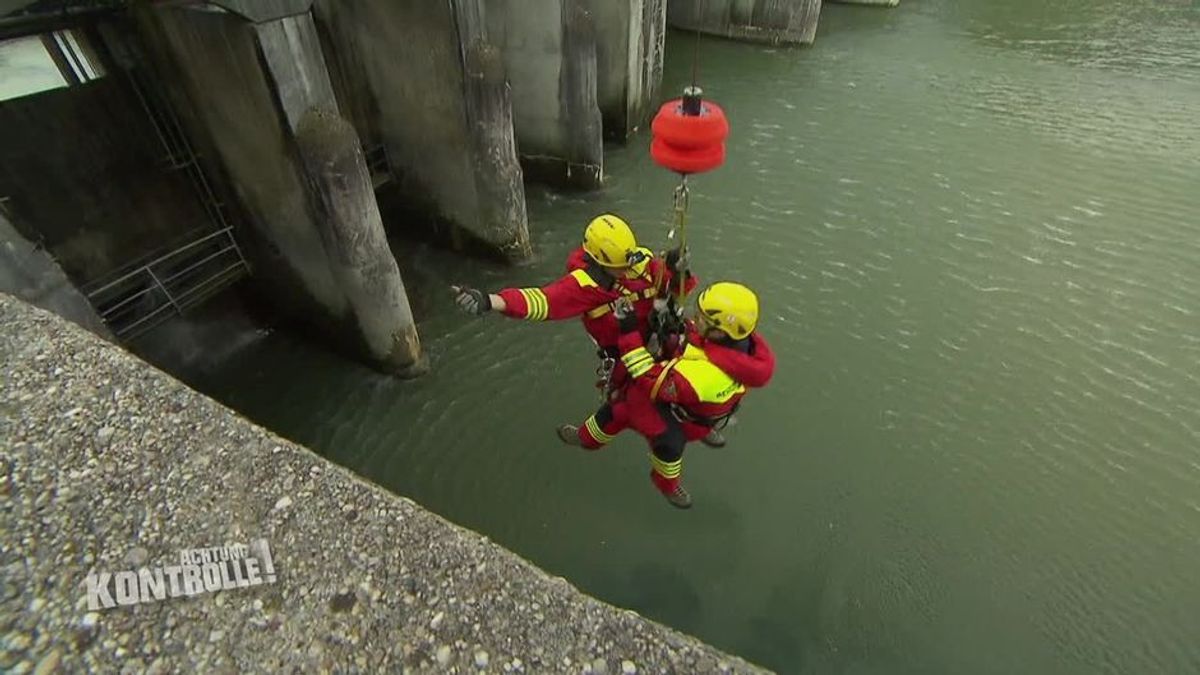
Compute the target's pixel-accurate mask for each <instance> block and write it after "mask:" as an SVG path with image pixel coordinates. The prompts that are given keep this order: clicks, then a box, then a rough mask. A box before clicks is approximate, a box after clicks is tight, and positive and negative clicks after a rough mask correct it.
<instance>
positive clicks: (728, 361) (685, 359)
mask: <svg viewBox="0 0 1200 675" xmlns="http://www.w3.org/2000/svg"><path fill="white" fill-rule="evenodd" d="M620 348H621V360H622V362H623V363H624V364H625V366H626V367H627V368H628V369H629V374H630V375H631V376H632V377H633V381H632V382H631V383H630V384H629V386H628V387H627V388H626V390H625V395H624V397H623V398H621V399H619V400H617V401H615V402H613V403H608V404H605V405H603V406H601V407H600V409H599V410H598V411H596V413H595V414H594V415H592V416H591V417H589V418H588V419H587V420H586V421H585V422H584V423H583V425H581V426H580V428H579V440H580V442H581V443H582V444H583V446H584V447H585V448H589V449H597V448H600V447H602V446H603V445H605V444H607V443H609V442H610V441H612V440H613V438H614V437H615V436H616V435H617V434H618V433H620V432H621V431H622V430H624V429H626V428H629V427H632V428H633V429H634V430H635V431H637V432H638V433H640V434H641V435H642V436H644V437H645V438H646V440H647V441H649V443H650V448H651V458H650V460H651V471H650V478H651V480H652V481H653V482H654V485H655V486H656V487H657V488H658V489H659V490H661V491H662V492H664V493H667V494H669V493H670V492H672V491H673V490H674V489H675V487H676V486H677V485H678V484H679V480H680V476H681V475H682V471H683V448H684V446H685V445H686V444H687V443H688V442H689V441H695V440H699V439H701V438H703V437H704V436H706V435H707V434H708V433H709V432H710V431H712V430H713V429H714V428H718V429H719V428H721V427H722V426H724V424H725V422H726V421H727V420H728V418H729V416H730V415H732V414H733V412H734V410H736V409H737V407H738V405H739V404H740V402H741V399H742V397H743V396H745V393H746V391H747V389H748V388H757V387H762V386H765V385H766V384H767V382H769V381H770V379H771V376H772V375H773V374H774V372H775V354H774V352H772V351H771V347H770V345H768V344H767V341H766V340H765V339H763V338H762V336H760V335H758V334H757V333H752V334H751V335H750V336H749V337H748V338H746V339H745V340H742V341H741V342H739V343H737V344H735V345H732V346H727V345H724V344H720V343H717V342H713V341H710V340H707V339H705V338H704V337H702V336H701V335H700V334H699V333H697V332H696V331H695V329H694V328H691V327H690V328H689V333H688V341H687V344H686V346H685V348H684V350H683V351H682V352H681V353H680V354H679V355H678V356H677V357H676V358H673V359H670V360H667V361H656V360H655V359H654V358H653V356H651V355H650V353H649V352H648V351H647V350H646V348H645V345H644V344H643V342H642V338H641V335H640V334H639V333H638V332H637V331H631V332H628V333H625V334H623V335H622V336H621V338H620Z"/></svg>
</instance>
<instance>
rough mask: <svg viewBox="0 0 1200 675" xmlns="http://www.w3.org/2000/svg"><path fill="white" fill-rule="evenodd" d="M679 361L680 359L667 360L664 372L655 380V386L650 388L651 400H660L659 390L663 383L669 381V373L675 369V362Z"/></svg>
mask: <svg viewBox="0 0 1200 675" xmlns="http://www.w3.org/2000/svg"><path fill="white" fill-rule="evenodd" d="M676 363H679V359H671V360H670V361H667V365H665V366H663V369H662V372H661V373H659V374H658V378H657V379H655V380H654V386H653V387H651V389H650V400H651V401H656V400H658V390H659V389H661V388H662V386H663V383H664V382H666V381H667V375H670V374H671V371H672V370H674V369H675V364H676Z"/></svg>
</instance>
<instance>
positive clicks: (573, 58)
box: [559, 0, 604, 188]
mask: <svg viewBox="0 0 1200 675" xmlns="http://www.w3.org/2000/svg"><path fill="white" fill-rule="evenodd" d="M559 92H560V98H559V118H560V119H561V120H562V129H563V136H564V139H563V140H564V143H563V146H564V148H565V149H566V156H565V157H564V159H565V163H566V172H567V173H566V176H565V178H566V182H567V184H569V185H573V186H578V187H582V188H591V187H597V186H599V185H600V181H601V179H602V178H603V174H604V124H603V122H602V118H601V116H600V105H599V103H598V102H597V101H596V92H597V78H596V27H595V25H594V23H593V21H592V15H591V13H589V12H588V11H587V8H586V6H585V2H584V0H564V3H563V36H562V70H561V75H560V76H559Z"/></svg>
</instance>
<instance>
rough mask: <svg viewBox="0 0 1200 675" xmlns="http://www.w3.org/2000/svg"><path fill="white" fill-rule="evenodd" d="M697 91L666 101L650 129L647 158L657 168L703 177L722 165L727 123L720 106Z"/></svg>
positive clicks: (691, 89)
mask: <svg viewBox="0 0 1200 675" xmlns="http://www.w3.org/2000/svg"><path fill="white" fill-rule="evenodd" d="M702 94H703V92H702V91H701V89H700V87H696V86H692V87H687V88H686V89H684V90H683V96H682V97H681V98H677V99H672V100H670V101H667V102H666V103H664V104H663V105H662V107H661V108H659V109H658V114H657V115H655V116H654V122H653V123H652V124H651V125H650V131H651V134H652V135H653V140H651V142H650V156H651V157H653V158H654V161H655V162H657V163H658V164H659V166H662V167H665V168H667V169H670V170H672V171H675V172H676V173H680V174H683V175H685V176H686V175H688V174H693V173H704V172H705V171H712V170H713V169H715V168H717V167H719V166H721V165H722V164H724V163H725V139H726V138H727V137H728V136H729V121H728V120H727V119H725V111H724V110H721V106H719V105H717V104H716V103H712V102H711V101H705V100H704V99H703V98H702Z"/></svg>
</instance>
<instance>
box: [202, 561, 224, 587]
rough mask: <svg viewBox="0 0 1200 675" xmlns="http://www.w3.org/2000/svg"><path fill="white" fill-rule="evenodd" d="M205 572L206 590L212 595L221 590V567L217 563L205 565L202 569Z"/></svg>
mask: <svg viewBox="0 0 1200 675" xmlns="http://www.w3.org/2000/svg"><path fill="white" fill-rule="evenodd" d="M200 569H202V570H204V590H206V591H208V592H209V593H212V592H213V591H219V590H221V566H220V565H218V564H216V563H211V562H210V563H205V564H204V565H202V566H201V567H200Z"/></svg>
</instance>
